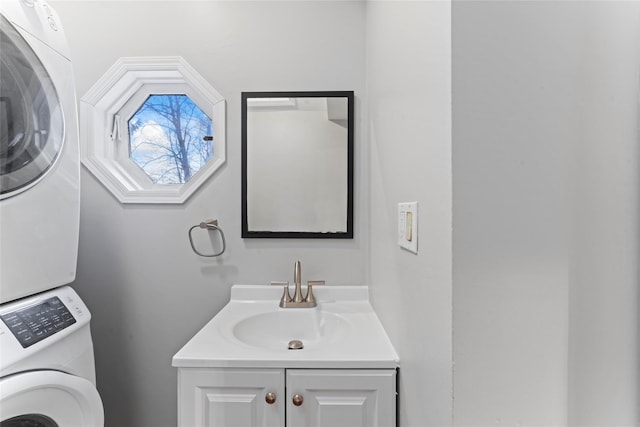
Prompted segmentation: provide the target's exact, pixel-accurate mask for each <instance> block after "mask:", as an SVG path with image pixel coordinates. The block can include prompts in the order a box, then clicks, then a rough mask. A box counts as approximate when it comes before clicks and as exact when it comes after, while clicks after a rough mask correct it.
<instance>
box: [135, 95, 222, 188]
mask: <svg viewBox="0 0 640 427" xmlns="http://www.w3.org/2000/svg"><path fill="white" fill-rule="evenodd" d="M128 130H129V158H130V159H131V160H132V161H133V162H134V163H135V164H136V165H138V167H140V169H142V170H143V171H144V173H145V174H147V176H148V177H149V179H151V181H153V183H155V184H184V183H186V182H188V181H189V180H190V179H191V177H193V175H194V174H195V173H196V172H198V171H199V170H200V168H202V167H203V166H204V165H205V164H206V163H207V162H208V161H209V160H210V159H211V156H212V154H213V144H212V142H213V134H212V121H211V118H210V117H209V116H207V114H205V112H204V111H202V110H201V109H200V107H198V105H197V104H196V103H195V102H193V101H192V100H191V98H189V97H188V96H187V95H181V94H177V95H151V96H149V97H148V98H147V99H146V100H145V102H144V104H142V106H141V107H140V109H138V110H137V111H136V112H135V113H134V114H133V116H131V118H130V119H129V121H128Z"/></svg>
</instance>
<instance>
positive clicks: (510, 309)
mask: <svg viewBox="0 0 640 427" xmlns="http://www.w3.org/2000/svg"><path fill="white" fill-rule="evenodd" d="M639 17H640V3H638V2H538V1H531V2H454V6H453V71H454V73H453V75H454V77H453V106H454V108H453V122H454V126H453V129H454V131H453V135H454V138H453V152H454V155H453V165H454V168H453V179H454V364H455V372H454V394H455V404H454V424H455V425H460V426H462V425H544V426H549V425H554V426H561V425H567V424H569V425H579V426H585V425H601V426H605V425H606V426H635V425H637V424H638V422H639V419H638V403H639V401H638V317H637V309H638V266H637V265H638V256H639V252H638V218H639V217H640V215H639V212H638V155H639V153H638V131H637V126H638V121H637V118H638V77H639V76H638V68H639V64H640V61H639V54H640V49H639V48H640V44H639V43H640V37H639V34H638V32H639V31H640V20H639Z"/></svg>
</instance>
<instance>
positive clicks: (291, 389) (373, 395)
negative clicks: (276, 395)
mask: <svg viewBox="0 0 640 427" xmlns="http://www.w3.org/2000/svg"><path fill="white" fill-rule="evenodd" d="M296 394H298V395H300V396H302V398H303V402H302V404H301V405H300V406H295V405H294V404H293V403H292V401H293V396H295V395H296ZM395 414H396V371H395V370H322V369H318V370H306V369H295V370H287V427H358V426H361V427H393V426H395V425H396V415H395Z"/></svg>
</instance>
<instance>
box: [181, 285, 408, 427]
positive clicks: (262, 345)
mask: <svg viewBox="0 0 640 427" xmlns="http://www.w3.org/2000/svg"><path fill="white" fill-rule="evenodd" d="M318 288H319V289H318V290H317V292H316V293H315V295H316V300H317V306H315V307H308V308H299V307H296V308H282V307H280V306H279V301H280V298H281V296H282V288H281V287H280V286H269V285H267V286H264V285H262V286H261V285H234V286H232V288H231V300H230V301H229V303H228V304H227V305H226V306H225V307H224V308H223V309H222V310H220V312H219V313H218V314H216V316H215V317H214V318H213V319H211V320H210V321H209V322H208V323H207V324H206V325H204V326H203V327H202V329H200V331H198V332H197V333H196V334H195V335H194V336H193V337H192V338H191V339H190V340H189V341H188V342H187V343H186V344H185V345H184V346H183V347H182V348H181V349H180V350H179V351H178V352H177V353H176V354H175V355H174V356H173V359H172V365H173V366H174V367H176V368H177V369H178V425H179V426H180V427H205V426H206V427H258V426H260V427H395V426H396V401H397V397H396V376H397V372H398V368H399V366H400V360H399V358H398V354H397V353H396V351H395V349H394V348H393V346H392V345H391V341H390V340H389V337H388V336H387V334H386V333H385V331H384V328H383V327H382V324H381V323H380V320H379V319H378V316H377V315H376V314H375V312H374V310H373V307H372V306H371V304H370V303H369V292H368V288H367V287H366V286H319V287H318ZM314 292H315V291H314ZM299 344H303V345H299Z"/></svg>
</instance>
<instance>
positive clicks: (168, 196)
mask: <svg viewBox="0 0 640 427" xmlns="http://www.w3.org/2000/svg"><path fill="white" fill-rule="evenodd" d="M159 94H160V95H161V94H185V95H187V96H189V98H191V100H192V101H193V102H195V103H196V104H197V105H198V107H199V108H200V109H201V110H202V111H203V112H205V113H206V114H207V115H208V116H209V117H210V118H211V120H212V122H213V132H214V139H213V142H212V143H213V157H212V158H211V159H210V160H209V161H208V162H207V163H206V164H205V165H204V166H203V167H202V168H200V170H198V172H197V173H195V174H194V175H193V176H192V177H191V179H190V180H189V181H188V182H186V183H184V184H171V185H166V184H154V183H153V182H152V181H151V180H150V179H149V177H148V176H147V175H146V174H145V173H144V172H143V171H142V169H140V168H139V166H138V165H136V164H135V163H134V162H133V161H132V160H131V159H130V158H129V156H128V150H129V147H128V136H127V134H128V120H129V118H130V117H131V116H132V115H133V114H135V112H136V111H137V109H138V108H139V107H141V106H142V104H143V103H144V102H145V100H146V99H147V96H148V95H159ZM132 100H133V102H130V101H132ZM138 102H139V103H140V105H139V106H138V108H135V106H133V103H138ZM225 125H226V118H225V100H224V98H223V97H222V95H220V94H219V93H218V92H217V91H216V90H215V89H214V88H213V87H212V86H211V85H210V84H209V83H208V82H207V81H206V80H205V79H204V78H203V77H202V76H200V74H198V72H197V71H195V69H193V68H192V67H191V66H190V65H189V64H188V63H187V62H186V61H185V60H184V59H183V58H181V57H177V56H171V57H127V58H120V59H118V60H117V61H116V63H115V64H114V65H113V66H112V67H111V68H109V70H107V72H106V73H105V74H104V75H103V76H102V77H101V78H100V79H99V80H98V81H97V82H96V84H95V85H93V87H92V88H91V89H89V91H88V92H87V93H86V94H85V95H84V96H83V97H82V99H81V100H80V155H81V160H82V164H83V165H84V166H85V167H86V168H87V169H88V170H89V171H90V172H91V173H92V174H93V175H94V176H95V177H96V178H97V179H98V180H99V181H100V182H101V183H102V184H103V185H104V186H105V187H106V188H107V189H108V190H109V191H110V192H111V193H112V194H113V195H114V196H115V197H116V198H117V199H118V200H119V201H120V202H121V203H174V204H179V203H184V202H185V201H186V200H187V199H188V198H189V197H190V196H191V195H192V194H193V193H194V192H195V191H196V190H197V189H198V188H199V187H200V185H202V184H203V183H204V182H205V181H206V180H207V179H208V178H209V177H210V176H211V175H213V174H214V173H215V171H216V170H218V169H219V168H220V167H221V166H222V165H223V164H224V163H225V161H226V133H225ZM122 153H126V155H123V154H122Z"/></svg>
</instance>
